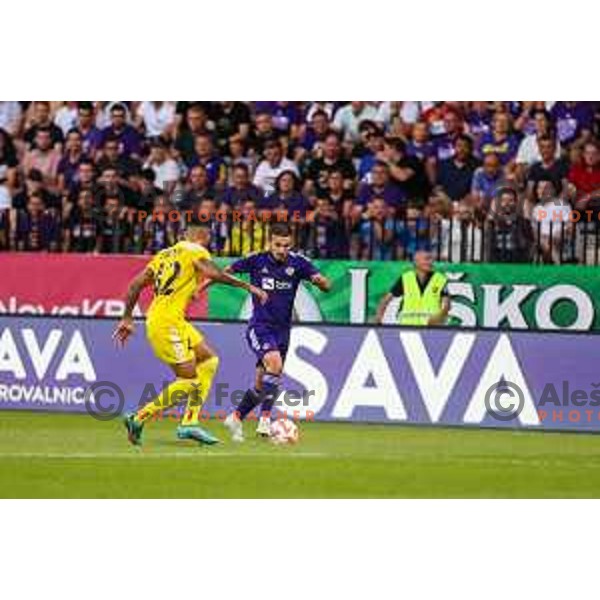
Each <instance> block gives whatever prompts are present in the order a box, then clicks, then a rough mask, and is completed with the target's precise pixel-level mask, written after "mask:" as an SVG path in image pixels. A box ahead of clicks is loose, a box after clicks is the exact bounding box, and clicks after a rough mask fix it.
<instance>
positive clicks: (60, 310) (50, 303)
mask: <svg viewBox="0 0 600 600" xmlns="http://www.w3.org/2000/svg"><path fill="white" fill-rule="evenodd" d="M148 260H149V257H147V256H125V255H123V256H119V255H111V256H104V255H103V256H93V255H78V254H28V253H6V254H0V314H39V315H81V316H112V317H114V316H121V314H123V309H124V306H125V303H124V297H125V293H126V291H127V285H128V283H129V281H130V280H131V279H132V278H133V277H134V275H136V273H138V272H139V271H140V270H141V269H143V268H144V265H145V264H146V263H147V262H148ZM150 299H151V293H150V292H148V291H145V292H144V294H143V295H142V298H141V300H140V304H141V306H139V307H137V309H136V313H135V314H137V315H138V316H139V315H141V314H142V313H143V312H145V309H146V308H147V306H148V303H149V301H150ZM207 305H208V302H207V298H206V294H203V296H202V297H201V298H199V299H198V300H197V301H196V302H193V303H192V305H191V306H190V310H189V315H190V316H191V317H196V318H202V317H204V316H206V314H207Z"/></svg>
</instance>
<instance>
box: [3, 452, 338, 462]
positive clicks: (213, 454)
mask: <svg viewBox="0 0 600 600" xmlns="http://www.w3.org/2000/svg"><path fill="white" fill-rule="evenodd" d="M267 456H268V457H269V458H273V457H276V458H323V457H325V456H329V455H328V454H325V453H323V452H297V453H277V452H273V453H266V452H261V453H257V452H254V453H238V452H206V451H205V450H199V451H198V452H195V453H194V452H147V453H146V452H112V453H108V452H73V453H70V452H0V460H1V459H3V458H46V459H54V458H57V459H62V458H64V459H70V458H73V459H88V458H130V459H138V458H142V459H148V458H161V459H163V458H195V459H203V458H220V457H224V458H231V457H235V458H262V457H267Z"/></svg>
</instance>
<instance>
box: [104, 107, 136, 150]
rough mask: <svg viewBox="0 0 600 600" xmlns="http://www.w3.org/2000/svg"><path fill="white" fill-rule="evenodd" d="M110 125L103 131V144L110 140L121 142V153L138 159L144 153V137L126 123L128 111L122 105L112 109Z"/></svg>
mask: <svg viewBox="0 0 600 600" xmlns="http://www.w3.org/2000/svg"><path fill="white" fill-rule="evenodd" d="M110 123H111V124H110V125H109V126H108V127H106V128H105V129H103V130H102V140H101V144H102V145H104V143H105V141H106V140H107V139H109V138H111V139H116V140H117V141H118V142H119V152H120V154H124V155H125V156H129V157H132V158H138V157H139V156H140V155H141V151H142V136H141V135H140V134H139V133H138V131H137V130H136V129H135V128H134V127H132V126H131V125H128V124H127V122H126V111H125V107H124V106H123V105H122V104H115V105H114V106H113V107H112V108H111V109H110Z"/></svg>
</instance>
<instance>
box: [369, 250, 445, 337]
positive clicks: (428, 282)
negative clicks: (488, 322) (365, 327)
mask: <svg viewBox="0 0 600 600" xmlns="http://www.w3.org/2000/svg"><path fill="white" fill-rule="evenodd" d="M446 282H447V279H446V276H445V275H444V274H442V273H439V272H438V271H434V270H433V259H432V256H431V252H429V251H426V250H419V251H417V253H416V254H415V268H414V269H411V270H409V271H405V272H404V273H402V275H401V276H400V278H399V279H398V281H396V283H395V284H394V286H393V287H392V289H391V290H390V291H389V292H388V293H387V294H386V295H385V296H384V297H383V298H382V299H381V302H380V303H379V307H378V308H377V317H376V322H377V323H379V324H380V323H382V321H383V316H384V314H385V311H386V309H387V307H388V304H389V303H390V302H391V300H392V298H402V304H401V307H400V310H399V312H398V324H399V325H412V326H415V325H416V326H421V327H425V326H427V325H443V324H444V323H445V322H446V318H447V316H448V313H449V311H450V298H449V297H448V290H447V288H446Z"/></svg>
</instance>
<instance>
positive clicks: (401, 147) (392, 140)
mask: <svg viewBox="0 0 600 600" xmlns="http://www.w3.org/2000/svg"><path fill="white" fill-rule="evenodd" d="M385 143H386V144H387V145H388V146H391V147H392V148H393V149H394V150H396V152H401V153H402V154H404V153H405V152H406V144H405V143H404V141H403V140H401V139H400V138H398V137H387V138H385Z"/></svg>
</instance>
